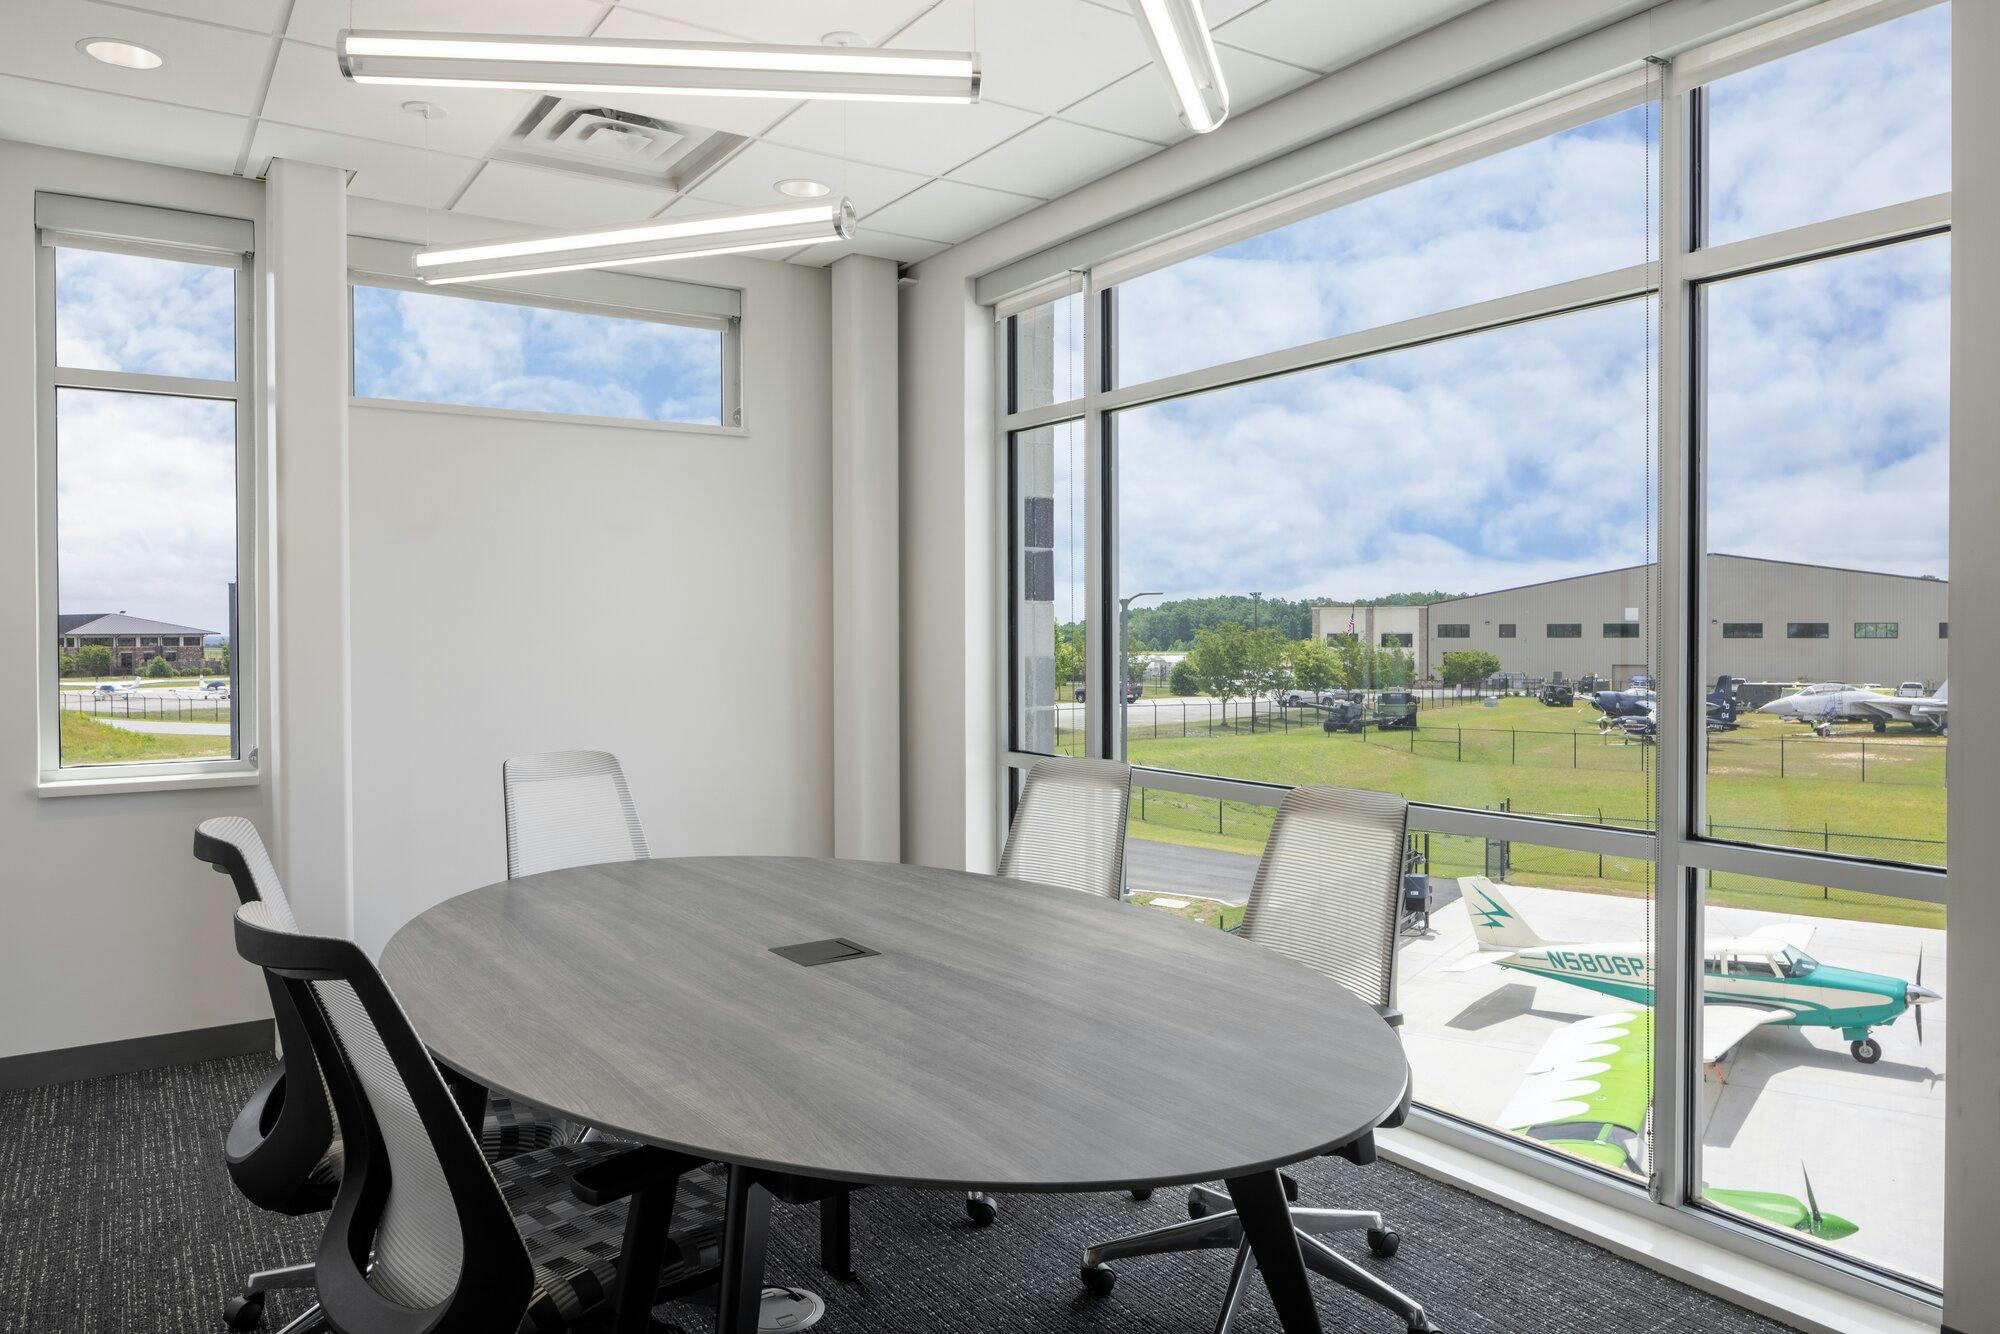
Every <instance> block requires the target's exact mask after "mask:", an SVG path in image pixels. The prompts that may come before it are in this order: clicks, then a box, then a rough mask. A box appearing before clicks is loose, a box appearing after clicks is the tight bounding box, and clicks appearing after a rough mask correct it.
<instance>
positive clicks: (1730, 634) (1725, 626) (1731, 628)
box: [1722, 621, 1764, 639]
mask: <svg viewBox="0 0 2000 1334" xmlns="http://www.w3.org/2000/svg"><path fill="white" fill-rule="evenodd" d="M1722 637H1723V638H1724V639H1762V638H1763V637H1764V623H1763V622H1762V621H1724V622H1723V623H1722Z"/></svg>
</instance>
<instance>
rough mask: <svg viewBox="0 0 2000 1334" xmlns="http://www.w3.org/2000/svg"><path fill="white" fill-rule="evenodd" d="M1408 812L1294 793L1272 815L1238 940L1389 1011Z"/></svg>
mask: <svg viewBox="0 0 2000 1334" xmlns="http://www.w3.org/2000/svg"><path fill="white" fill-rule="evenodd" d="M1409 812H1410V805H1409V803H1408V802H1406V801H1404V800H1403V799H1402V798H1401V797H1398V796H1395V795H1394V794H1392V793H1387V792H1364V791H1361V790H1358V789H1355V788H1342V787H1301V788H1294V789H1293V790H1292V791H1291V792H1290V793H1289V794H1288V795H1287V796H1286V797H1285V800H1284V804H1283V805H1281V806H1279V807H1278V815H1277V819H1276V820H1275V821H1274V822H1273V823H1272V825H1271V839H1270V842H1268V843H1267V844H1265V845H1264V857H1263V860H1262V861H1260V862H1258V864H1257V878H1256V880H1255V881H1254V882H1253V883H1252V884H1251V887H1250V902H1249V906H1248V907H1246V908H1245V909H1244V911H1243V925H1242V928H1241V930H1240V932H1239V934H1241V935H1243V936H1245V937H1246V938H1248V939H1251V940H1255V941H1257V942H1258V943H1259V944H1261V945H1263V946H1265V947H1266V948H1267V949H1273V950H1276V951H1277V952H1278V953H1280V954H1283V955H1285V956H1286V957H1288V958H1290V959H1293V960H1295V961H1297V962H1299V963H1302V964H1304V965H1305V966H1306V967H1308V968H1311V969H1313V970H1314V971H1316V972H1320V973H1324V974H1326V976H1328V977H1330V978H1332V979H1333V980H1334V981H1336V982H1338V983H1340V984H1341V985H1342V986H1344V987H1346V988H1347V989H1348V990H1349V991H1352V992H1353V993H1354V994H1355V995H1357V996H1359V997H1360V998H1361V999H1362V1000H1364V1001H1367V1002H1368V1003H1369V1004H1371V1005H1374V1006H1376V1007H1378V1008H1381V1009H1384V1010H1386V1009H1388V1008H1389V1007H1391V1006H1393V1005H1394V1004H1395V997H1396V923H1397V921H1398V919H1399V918H1400V916H1401V912H1402V893H1403V859H1404V849H1405V847H1406V845H1407V843H1408V838H1409V835H1408V828H1409Z"/></svg>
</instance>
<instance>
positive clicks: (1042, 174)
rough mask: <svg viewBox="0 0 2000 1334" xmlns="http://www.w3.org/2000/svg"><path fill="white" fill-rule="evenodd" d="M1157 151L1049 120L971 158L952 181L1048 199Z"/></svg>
mask: <svg viewBox="0 0 2000 1334" xmlns="http://www.w3.org/2000/svg"><path fill="white" fill-rule="evenodd" d="M1159 151H1160V149H1159V145H1158V144H1151V143H1147V142H1146V141H1145V140H1143V139H1131V138H1127V137H1126V136H1125V135H1122V134H1112V133H1111V132H1110V131H1108V130H1093V129H1091V128H1090V127H1089V126H1087V125H1071V124H1069V123H1068V122H1067V121H1060V120H1045V121H1043V122H1041V124H1039V125H1036V126H1034V127H1033V128H1031V129H1028V130H1024V131H1022V132H1021V133H1020V134H1017V135H1015V136H1014V137H1013V138H1012V139H1009V140H1008V141H1007V142H1006V143H1004V144H1001V145H1000V146H999V147H998V148H995V149H993V150H992V151H991V152H988V153H982V154H981V155H980V156H978V157H976V158H974V159H972V161H970V162H968V163H966V164H965V165H964V166H963V167H960V168H959V169H958V170H957V171H954V172H953V173H951V178H952V179H953V180H955V181H966V182H968V183H970V184H972V185H987V186H991V187H992V188H994V189H995V190H1012V191H1013V192H1014V193H1015V194H1020V195H1039V196H1040V197H1042V198H1044V199H1050V198H1054V197H1055V196H1056V195H1059V194H1065V193H1067V192H1068V191H1070V190H1074V189H1075V188H1076V187H1077V186H1079V185H1082V184H1083V183H1085V182H1086V181H1094V180H1096V179H1097V178H1098V177H1099V176H1108V175H1110V174H1111V173H1112V172H1114V171H1116V170H1118V169H1119V168H1120V167H1123V166H1127V165H1129V164H1130V163H1133V162H1137V161H1138V160H1139V159H1140V158H1142V157H1149V156H1151V155H1152V154H1154V153H1157V152H1159Z"/></svg>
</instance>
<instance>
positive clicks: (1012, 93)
mask: <svg viewBox="0 0 2000 1334" xmlns="http://www.w3.org/2000/svg"><path fill="white" fill-rule="evenodd" d="M1313 2H1314V3H1316V4H1328V3H1331V0H1313ZM972 6H973V0H943V3H941V4H940V5H938V7H937V8H935V9H933V10H931V11H930V12H929V13H927V14H925V15H924V16H923V17H922V18H920V19H918V20H917V21H916V22H915V23H912V24H911V25H910V26H909V27H908V28H906V29H904V30H903V31H902V32H901V33H900V34H898V35H897V36H896V38H895V39H894V40H893V41H891V42H890V43H889V45H890V46H891V47H900V48H932V49H942V50H951V49H954V48H956V49H961V50H962V49H964V48H965V47H966V46H968V45H969V44H970V42H971V38H972ZM1148 58H1149V57H1148V52H1147V50H1146V39H1145V37H1144V36H1142V35H1141V34H1140V32H1139V27H1138V24H1137V22H1136V21H1135V20H1134V19H1133V18H1132V16H1131V15H1130V14H1119V13H1115V12H1113V11H1111V10H1108V9H1104V8H1101V7H1100V6H1097V5H1093V4H1089V3H1087V2H1086V0H1007V3H1006V4H1004V5H1000V4H995V3H993V0H985V3H984V6H983V8H982V11H981V21H980V24H979V63H980V96H982V97H990V98H992V99H993V100H994V101H996V102H1004V103H1006V104H1007V105H1009V106H1017V107H1027V108H1029V109H1030V110H1033V111H1055V110H1057V109H1059V108H1061V107H1066V106H1068V105H1069V104H1070V103H1072V102H1075V101H1077V100H1078V99H1080V98H1083V97H1087V96H1089V95H1090V94H1091V93H1093V92H1095V91H1096V90H1097V89H1099V88H1102V87H1103V86H1104V85H1105V84H1107V83H1110V82H1111V81H1112V80H1113V79H1119V78H1123V77H1124V76H1125V75H1127V74H1130V73H1131V72H1132V71H1133V70H1135V69H1137V68H1139V66H1141V65H1143V64H1145V63H1146V62H1147V59H1148Z"/></svg>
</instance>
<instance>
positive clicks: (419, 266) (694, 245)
mask: <svg viewBox="0 0 2000 1334" xmlns="http://www.w3.org/2000/svg"><path fill="white" fill-rule="evenodd" d="M853 235H854V205H853V204H851V203H849V202H848V201H847V200H846V199H844V198H842V199H827V200H821V201H818V202H816V203H811V204H785V205H780V206H778V207H775V208H761V207H760V208H747V209H733V210H731V211H729V212H727V213H705V214H701V215H699V216H696V217H690V218H656V219H654V220H653V221H650V222H640V223H624V224H621V225H619V226H616V227H599V228H596V229H595V230H592V231H587V232H569V233H566V234H564V235H561V236H524V237H520V238H517V239H514V240H507V241H481V242H477V243H475V244H471V245H450V246H436V247H428V248H426V249H423V250H419V251H418V252H417V253H416V257H415V263H416V275H417V277H418V278H420V279H422V280H423V281H424V282H426V283H430V284H433V285H435V286H443V285H445V284H448V283H464V282H477V281H479V280H481V279H486V280H492V279H499V278H519V277H524V276H526V275H528V274H531V273H563V272H567V271H568V270H571V269H602V268H608V267H610V266H612V265H617V264H649V263H652V262H653V261H655V260H663V259H693V258H695V257H696V256H699V255H728V254H735V253H737V252H740V251H745V250H775V249H778V248H780V247H797V246H804V245H812V244H813V243H815V242H819V241H844V240H846V239H847V238H849V237H851V236H853Z"/></svg>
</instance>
